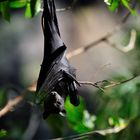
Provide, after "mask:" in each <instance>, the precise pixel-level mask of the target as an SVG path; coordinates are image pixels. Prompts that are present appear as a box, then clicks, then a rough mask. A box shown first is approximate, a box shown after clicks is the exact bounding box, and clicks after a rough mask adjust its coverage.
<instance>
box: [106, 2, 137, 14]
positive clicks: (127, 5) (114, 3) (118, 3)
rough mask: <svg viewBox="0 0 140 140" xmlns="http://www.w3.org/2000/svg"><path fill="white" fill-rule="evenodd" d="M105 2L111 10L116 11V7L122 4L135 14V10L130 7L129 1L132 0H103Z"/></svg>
mask: <svg viewBox="0 0 140 140" xmlns="http://www.w3.org/2000/svg"><path fill="white" fill-rule="evenodd" d="M104 1H105V3H106V4H107V5H108V7H109V9H110V10H111V11H113V12H114V11H116V9H117V8H118V7H119V6H120V5H123V6H124V7H125V8H126V9H128V10H129V11H130V12H131V14H133V15H136V11H135V10H134V9H132V8H131V6H130V5H131V3H132V2H133V0H104Z"/></svg>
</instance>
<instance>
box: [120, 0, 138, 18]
mask: <svg viewBox="0 0 140 140" xmlns="http://www.w3.org/2000/svg"><path fill="white" fill-rule="evenodd" d="M121 2H122V4H123V5H124V6H125V7H126V8H127V9H128V10H129V11H130V12H131V14H132V15H134V16H136V15H137V13H136V11H135V10H134V9H132V8H131V7H130V5H129V0H121Z"/></svg>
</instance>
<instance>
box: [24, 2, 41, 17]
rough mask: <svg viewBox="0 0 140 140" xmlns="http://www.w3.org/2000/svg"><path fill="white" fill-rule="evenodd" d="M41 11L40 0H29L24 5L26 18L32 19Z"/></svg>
mask: <svg viewBox="0 0 140 140" xmlns="http://www.w3.org/2000/svg"><path fill="white" fill-rule="evenodd" d="M40 9H41V1H40V0H30V1H29V2H27V4H26V11H25V16H26V17H28V18H32V17H34V16H35V15H36V14H37V13H38V12H39V11H40Z"/></svg>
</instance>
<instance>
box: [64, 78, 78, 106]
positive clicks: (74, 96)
mask: <svg viewBox="0 0 140 140" xmlns="http://www.w3.org/2000/svg"><path fill="white" fill-rule="evenodd" d="M67 88H68V93H69V96H70V102H71V103H72V104H73V105H74V106H78V105H79V104H80V100H79V97H78V90H77V85H76V83H75V81H73V82H70V83H68V85H67Z"/></svg>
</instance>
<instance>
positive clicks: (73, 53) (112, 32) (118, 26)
mask: <svg viewBox="0 0 140 140" xmlns="http://www.w3.org/2000/svg"><path fill="white" fill-rule="evenodd" d="M136 3H137V0H135V1H134V2H133V5H132V8H135V7H136ZM130 15H131V12H130V11H128V13H127V14H126V15H125V16H124V17H123V18H122V20H121V22H120V23H119V24H118V25H117V26H116V27H115V28H114V29H113V30H112V31H110V32H109V33H107V34H105V35H104V36H102V37H101V38H99V39H97V40H95V41H93V42H92V43H90V44H88V45H86V46H83V47H80V48H78V49H75V50H74V51H72V52H70V53H68V54H67V58H68V59H70V58H72V57H74V56H77V55H79V54H81V53H85V52H86V51H87V50H89V49H90V48H92V47H95V46H96V45H98V44H100V43H101V42H103V41H106V42H107V41H108V39H109V37H111V36H112V35H114V34H115V33H116V32H118V31H119V30H120V29H121V28H122V27H123V25H124V24H125V23H126V22H127V20H128V18H129V17H130ZM133 35H134V33H133ZM133 40H134V39H133ZM134 42H135V41H134ZM111 46H112V45H111Z"/></svg>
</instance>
